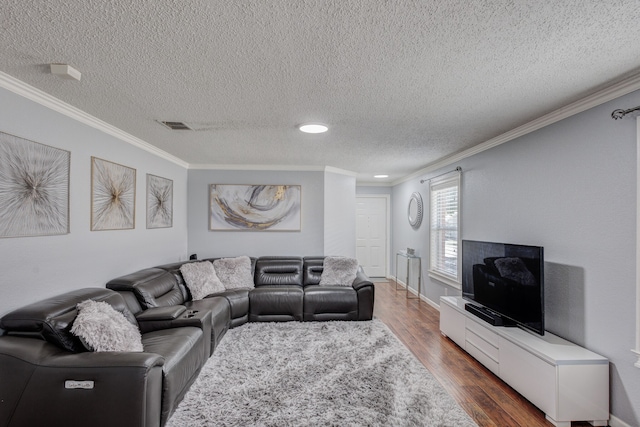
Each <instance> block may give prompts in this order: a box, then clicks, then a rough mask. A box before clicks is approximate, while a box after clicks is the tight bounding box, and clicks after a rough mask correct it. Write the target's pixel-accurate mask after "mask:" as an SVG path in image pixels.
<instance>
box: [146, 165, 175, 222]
mask: <svg viewBox="0 0 640 427" xmlns="http://www.w3.org/2000/svg"><path fill="white" fill-rule="evenodd" d="M169 227H173V181H172V180H170V179H167V178H161V177H159V176H155V175H151V174H147V228H169Z"/></svg>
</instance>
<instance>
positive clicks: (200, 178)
mask: <svg viewBox="0 0 640 427" xmlns="http://www.w3.org/2000/svg"><path fill="white" fill-rule="evenodd" d="M209 184H291V185H301V186H302V230H301V231H300V232H296V231H265V232H253V231H209ZM188 211H189V253H190V254H191V253H196V254H198V257H199V258H208V257H218V256H237V255H248V256H262V255H299V256H304V255H322V254H323V250H324V172H296V171H292V172H288V171H256V170H253V171H247V170H199V169H194V170H190V171H189V201H188ZM353 240H354V241H355V234H354V238H353Z"/></svg>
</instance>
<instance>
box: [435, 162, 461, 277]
mask: <svg viewBox="0 0 640 427" xmlns="http://www.w3.org/2000/svg"><path fill="white" fill-rule="evenodd" d="M430 194H431V196H430V240H431V241H430V249H431V250H430V266H429V270H430V273H435V274H436V275H442V276H444V277H445V278H447V279H450V280H451V281H453V282H455V284H459V273H458V271H459V269H458V264H459V260H458V242H459V228H460V227H459V226H460V222H459V210H460V177H459V175H458V176H456V177H454V178H449V179H446V180H441V181H438V182H435V183H432V184H431V186H430Z"/></svg>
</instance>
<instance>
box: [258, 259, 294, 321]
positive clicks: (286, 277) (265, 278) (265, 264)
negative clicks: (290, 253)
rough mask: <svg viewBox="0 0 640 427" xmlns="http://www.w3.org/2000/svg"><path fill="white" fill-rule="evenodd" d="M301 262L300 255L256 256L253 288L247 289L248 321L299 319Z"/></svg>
mask: <svg viewBox="0 0 640 427" xmlns="http://www.w3.org/2000/svg"><path fill="white" fill-rule="evenodd" d="M302 266H303V260H302V257H277V256H271V257H260V258H258V260H257V261H256V267H255V276H254V283H255V289H252V290H251V291H250V292H249V309H250V314H249V321H251V322H285V321H291V320H297V321H302V319H303V315H302V308H303V299H304V291H303V289H302V278H303V272H302Z"/></svg>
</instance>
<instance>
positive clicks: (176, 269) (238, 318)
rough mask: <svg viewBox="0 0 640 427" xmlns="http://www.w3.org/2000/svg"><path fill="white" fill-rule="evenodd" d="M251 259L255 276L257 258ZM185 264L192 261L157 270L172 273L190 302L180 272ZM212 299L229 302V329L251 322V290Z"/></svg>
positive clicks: (235, 291)
mask: <svg viewBox="0 0 640 427" xmlns="http://www.w3.org/2000/svg"><path fill="white" fill-rule="evenodd" d="M216 259H219V258H207V259H203V260H197V261H196V262H198V261H210V262H214V261H215V260H216ZM250 259H251V274H252V275H253V272H254V269H255V265H256V258H253V257H250ZM185 262H190V261H183V262H176V263H172V264H165V265H160V266H158V267H157V268H162V269H163V270H166V271H168V272H170V273H172V274H173V275H175V276H176V280H177V281H178V286H179V287H180V289H181V290H182V293H183V294H184V295H186V299H187V300H190V299H191V296H190V293H189V290H188V288H187V285H186V284H185V282H184V277H183V276H182V273H181V272H180V266H182V264H184V263H185ZM211 297H224V298H226V299H227V301H229V305H230V308H231V324H230V325H229V329H231V328H235V327H238V326H240V325H244V324H245V323H247V322H248V321H249V289H229V290H226V291H224V292H220V293H215V294H211V295H209V296H208V297H207V298H206V299H209V298H211ZM193 303H194V304H195V303H197V301H193Z"/></svg>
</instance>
